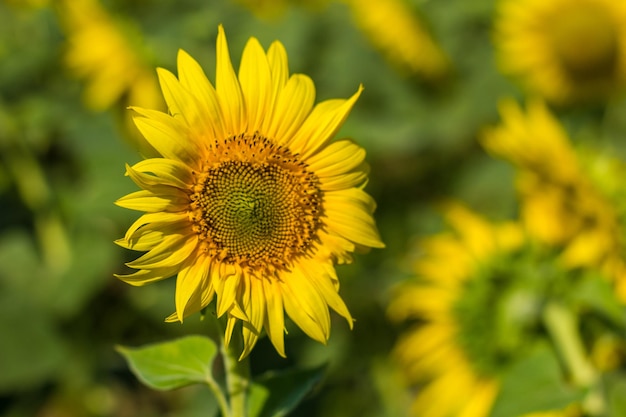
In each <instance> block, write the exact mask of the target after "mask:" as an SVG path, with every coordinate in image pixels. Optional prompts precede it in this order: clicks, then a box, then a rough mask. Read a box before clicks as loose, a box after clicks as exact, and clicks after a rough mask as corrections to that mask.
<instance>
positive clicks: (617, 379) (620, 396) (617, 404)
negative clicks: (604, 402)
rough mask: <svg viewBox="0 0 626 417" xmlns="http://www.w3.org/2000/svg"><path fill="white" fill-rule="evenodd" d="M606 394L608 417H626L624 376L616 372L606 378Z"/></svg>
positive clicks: (625, 377)
mask: <svg viewBox="0 0 626 417" xmlns="http://www.w3.org/2000/svg"><path fill="white" fill-rule="evenodd" d="M605 382H606V392H607V395H608V403H609V404H608V405H609V413H608V415H610V416H626V396H624V392H626V374H625V373H623V372H616V373H614V374H611V375H609V376H608V377H607V378H606V381H605Z"/></svg>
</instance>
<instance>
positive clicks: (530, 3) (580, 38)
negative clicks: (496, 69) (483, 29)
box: [495, 0, 626, 104]
mask: <svg viewBox="0 0 626 417" xmlns="http://www.w3.org/2000/svg"><path fill="white" fill-rule="evenodd" d="M495 43H496V47H497V50H498V59H499V64H500V67H501V69H502V71H503V72H504V73H506V74H508V75H511V76H513V77H516V78H518V79H519V80H520V81H521V82H522V83H523V84H524V85H525V86H526V87H527V88H528V89H529V90H530V91H531V92H532V93H533V94H539V95H541V96H543V97H544V98H545V99H547V100H549V101H551V102H553V103H557V104H571V103H575V102H581V101H593V100H598V99H603V98H606V97H608V96H609V95H611V94H613V93H615V91H616V90H618V89H621V88H622V87H624V85H626V2H624V1H622V0H554V1H544V0H500V1H499V2H498V4H497V12H496V22H495Z"/></svg>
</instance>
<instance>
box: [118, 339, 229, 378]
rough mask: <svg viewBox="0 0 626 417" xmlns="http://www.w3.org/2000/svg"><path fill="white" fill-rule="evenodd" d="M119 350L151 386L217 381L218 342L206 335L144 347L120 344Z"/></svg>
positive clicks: (133, 369) (132, 367)
mask: <svg viewBox="0 0 626 417" xmlns="http://www.w3.org/2000/svg"><path fill="white" fill-rule="evenodd" d="M116 349H117V351H118V352H119V353H121V354H122V355H123V356H124V358H126V360H127V361H128V365H129V366H130V369H131V370H132V371H133V373H134V374H135V375H136V376H137V378H139V380H140V381H141V382H143V383H144V384H146V385H147V386H149V387H150V388H154V389H158V390H171V389H174V388H179V387H183V386H186V385H191V384H196V383H202V384H207V383H208V382H209V381H213V376H212V374H211V368H212V364H213V359H214V358H215V355H216V354H217V346H216V345H215V343H214V342H213V341H212V340H211V339H209V338H207V337H203V336H187V337H183V338H180V339H176V340H173V341H168V342H163V343H157V344H153V345H148V346H144V347H140V348H129V347H123V346H118V347H117V348H116Z"/></svg>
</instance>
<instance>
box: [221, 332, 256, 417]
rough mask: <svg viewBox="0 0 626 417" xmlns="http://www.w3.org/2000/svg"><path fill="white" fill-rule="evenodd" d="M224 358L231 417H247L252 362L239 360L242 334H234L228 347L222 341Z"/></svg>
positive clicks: (246, 358)
mask: <svg viewBox="0 0 626 417" xmlns="http://www.w3.org/2000/svg"><path fill="white" fill-rule="evenodd" d="M221 350H222V357H223V358H224V370H225V372H226V386H227V390H228V396H229V398H230V417H247V415H248V408H247V394H248V387H249V385H250V361H249V359H248V356H246V357H245V358H242V359H241V360H240V359H239V355H240V354H241V352H242V350H243V339H242V337H241V334H239V333H237V332H233V335H232V338H231V340H230V343H229V345H228V346H226V345H225V343H224V339H222V345H221Z"/></svg>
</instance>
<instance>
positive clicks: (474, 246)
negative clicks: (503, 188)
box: [388, 204, 537, 417]
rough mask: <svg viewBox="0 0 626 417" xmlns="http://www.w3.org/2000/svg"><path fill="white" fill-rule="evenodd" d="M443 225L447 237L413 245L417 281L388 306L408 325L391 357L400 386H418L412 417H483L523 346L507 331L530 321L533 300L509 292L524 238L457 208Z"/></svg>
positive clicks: (511, 226)
mask: <svg viewBox="0 0 626 417" xmlns="http://www.w3.org/2000/svg"><path fill="white" fill-rule="evenodd" d="M445 217H446V220H447V221H448V223H449V224H450V225H451V226H452V230H451V231H450V232H442V233H440V234H437V235H434V236H431V237H428V238H426V239H423V240H422V241H421V242H420V252H421V257H420V258H419V259H418V261H417V262H416V264H415V268H414V269H415V271H416V273H417V278H418V279H417V280H413V281H408V282H406V283H404V284H403V285H402V286H401V287H400V288H399V290H398V291H397V293H396V294H395V296H394V298H393V299H392V301H391V303H390V306H389V310H388V312H389V315H390V317H391V318H392V319H394V320H396V321H407V322H408V323H409V327H408V328H407V329H406V331H405V332H404V333H403V335H402V336H401V338H400V340H399V342H398V344H397V345H396V347H395V349H394V356H395V358H396V359H397V360H398V362H399V364H400V365H401V368H402V369H403V370H404V371H405V373H406V376H407V380H408V381H409V382H411V383H414V384H416V385H421V388H420V389H419V391H418V394H417V395H416V397H415V401H414V403H413V415H416V416H422V415H429V416H442V417H443V416H453V415H454V416H456V415H464V416H471V417H486V416H487V415H489V412H490V410H491V407H492V406H493V403H494V401H495V398H496V396H497V393H498V391H499V379H498V372H499V371H500V370H501V369H502V367H503V364H506V363H508V362H507V361H508V360H509V359H510V352H511V351H514V350H515V349H517V348H519V346H520V345H522V344H523V343H524V340H525V338H524V337H522V335H523V332H520V333H514V332H512V330H514V329H523V328H525V327H527V326H530V325H532V323H534V321H535V319H536V318H535V311H536V305H537V300H536V299H534V298H533V294H529V293H528V292H526V291H523V290H522V289H519V288H518V287H516V282H518V279H517V278H518V275H520V274H523V272H524V271H522V266H523V265H525V262H523V260H522V261H520V259H519V258H520V249H521V248H522V246H523V244H524V234H523V232H522V228H521V227H520V225H518V224H516V223H504V224H501V225H493V224H491V223H489V222H488V221H486V220H485V219H483V218H481V217H479V216H478V215H476V214H474V213H473V212H471V211H470V210H468V209H466V208H465V207H463V206H461V205H459V204H451V205H449V206H448V207H446V209H445ZM512 265H520V268H511V266H512ZM495 311H497V313H494V312H495ZM502 318H505V320H504V321H502V320H501V321H499V320H500V319H502ZM450 392H454V393H455V395H454V396H452V397H451V396H450V395H449V393H450Z"/></svg>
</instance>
